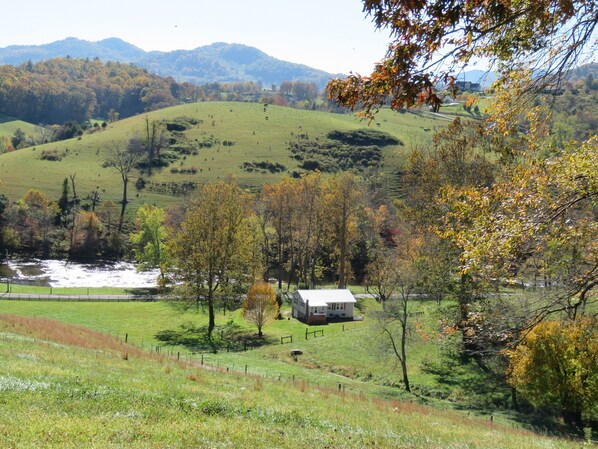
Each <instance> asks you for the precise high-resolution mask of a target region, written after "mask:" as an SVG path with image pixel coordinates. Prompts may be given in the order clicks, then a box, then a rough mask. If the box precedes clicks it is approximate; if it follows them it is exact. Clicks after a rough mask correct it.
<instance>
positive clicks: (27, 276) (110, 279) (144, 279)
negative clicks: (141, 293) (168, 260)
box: [6, 259, 159, 288]
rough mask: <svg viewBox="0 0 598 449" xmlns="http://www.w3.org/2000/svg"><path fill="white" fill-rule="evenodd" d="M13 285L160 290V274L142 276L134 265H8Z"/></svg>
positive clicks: (52, 262) (30, 262)
mask: <svg viewBox="0 0 598 449" xmlns="http://www.w3.org/2000/svg"><path fill="white" fill-rule="evenodd" d="M6 265H7V266H8V268H9V270H11V271H12V272H13V273H14V274H13V275H12V276H10V277H11V278H12V281H13V282H17V283H20V284H26V283H32V284H36V285H46V286H48V287H56V288H60V287H89V288H94V287H95V288H97V287H116V288H151V287H155V286H156V280H157V279H158V274H159V272H158V270H151V271H144V272H139V271H137V270H136V265H135V264H133V263H130V262H114V263H111V262H106V263H102V264H85V263H79V262H68V261H64V260H37V259H35V260H28V261H18V260H16V261H8V262H7V264H6Z"/></svg>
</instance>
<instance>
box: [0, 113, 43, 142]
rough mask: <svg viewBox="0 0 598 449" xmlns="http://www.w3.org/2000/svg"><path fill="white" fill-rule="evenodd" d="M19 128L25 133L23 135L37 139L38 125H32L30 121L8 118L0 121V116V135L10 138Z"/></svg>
mask: <svg viewBox="0 0 598 449" xmlns="http://www.w3.org/2000/svg"><path fill="white" fill-rule="evenodd" d="M19 128H20V129H21V131H23V132H24V133H25V136H27V137H32V138H34V139H39V137H40V135H39V127H37V126H35V125H32V124H31V123H27V122H24V121H22V120H8V121H2V117H0V137H7V138H9V139H10V138H11V137H12V136H13V134H14V133H15V131H16V130H17V129H19Z"/></svg>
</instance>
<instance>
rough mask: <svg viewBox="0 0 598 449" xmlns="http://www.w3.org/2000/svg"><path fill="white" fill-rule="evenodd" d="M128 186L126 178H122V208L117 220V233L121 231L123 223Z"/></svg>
mask: <svg viewBox="0 0 598 449" xmlns="http://www.w3.org/2000/svg"><path fill="white" fill-rule="evenodd" d="M128 184H129V179H128V178H123V199H122V206H121V208H120V218H119V219H118V232H119V233H121V232H122V229H123V222H124V220H125V210H126V208H127V185H128Z"/></svg>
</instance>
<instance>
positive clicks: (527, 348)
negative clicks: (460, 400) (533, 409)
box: [508, 316, 598, 426]
mask: <svg viewBox="0 0 598 449" xmlns="http://www.w3.org/2000/svg"><path fill="white" fill-rule="evenodd" d="M508 355H509V357H510V362H511V363H510V367H509V382H510V383H511V384H512V385H513V386H515V387H517V389H518V390H519V391H520V392H521V393H522V394H523V395H524V396H526V397H527V398H528V399H529V400H530V401H531V402H532V403H533V404H535V405H541V404H556V405H558V406H559V407H560V410H561V413H562V416H563V419H564V420H565V422H566V423H567V424H571V425H577V426H581V425H582V413H584V412H586V411H589V410H590V409H591V408H592V407H594V406H595V404H596V401H598V320H597V319H596V318H595V317H590V316H584V317H582V318H578V319H576V320H566V321H548V320H547V321H543V322H541V323H540V324H538V325H537V326H536V327H534V328H533V329H532V330H531V331H530V332H529V333H528V334H527V336H526V337H525V339H524V340H523V341H522V342H521V344H520V345H519V346H517V348H516V349H514V350H512V351H509V352H508Z"/></svg>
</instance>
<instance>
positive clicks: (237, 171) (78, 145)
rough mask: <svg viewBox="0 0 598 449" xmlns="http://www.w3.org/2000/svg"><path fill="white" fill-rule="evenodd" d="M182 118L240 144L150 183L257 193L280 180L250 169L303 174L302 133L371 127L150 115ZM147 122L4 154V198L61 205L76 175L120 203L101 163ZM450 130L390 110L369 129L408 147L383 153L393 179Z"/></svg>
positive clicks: (236, 110)
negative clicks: (438, 133)
mask: <svg viewBox="0 0 598 449" xmlns="http://www.w3.org/2000/svg"><path fill="white" fill-rule="evenodd" d="M182 116H186V117H191V118H195V119H199V120H202V121H203V122H202V123H201V124H199V125H197V126H195V127H194V128H191V129H189V130H187V131H186V135H187V137H188V138H190V139H200V140H201V139H202V138H204V137H209V136H214V137H215V138H217V139H219V140H220V142H223V141H225V140H228V141H233V142H234V145H232V146H224V145H222V144H220V145H214V146H213V147H211V148H203V149H200V151H199V154H198V155H188V156H186V157H185V158H184V159H180V160H179V161H177V162H175V163H174V164H173V165H172V166H171V167H169V168H166V169H163V170H161V171H157V172H156V173H155V174H154V175H153V176H152V177H151V178H150V179H148V178H147V177H146V179H147V180H148V181H152V182H155V183H164V182H171V181H175V182H182V181H196V182H198V183H203V182H209V181H214V180H217V179H223V178H224V177H226V176H228V175H230V174H233V175H235V176H236V177H237V178H238V180H239V183H240V184H241V185H244V186H247V187H249V188H256V187H259V186H261V185H262V184H264V183H267V182H276V181H277V180H278V179H279V178H280V176H281V174H279V173H274V174H272V173H270V172H266V173H261V172H257V171H256V172H246V171H243V170H242V169H241V165H242V164H243V162H259V161H269V162H272V163H280V164H282V165H284V166H285V167H286V169H287V172H288V173H291V172H292V171H293V170H295V169H297V161H296V160H294V159H292V158H291V153H290V152H289V151H288V150H287V142H289V141H291V140H293V139H295V138H296V136H297V135H298V134H307V136H309V139H316V138H319V139H320V138H322V137H324V136H325V135H326V134H327V133H328V132H330V131H332V130H340V131H348V130H355V129H360V128H364V127H367V126H368V124H367V123H366V122H363V121H360V120H358V119H357V118H355V117H354V116H352V115H348V114H332V113H325V112H318V111H304V110H297V109H292V108H285V107H278V106H272V105H269V106H264V105H260V104H256V103H235V102H204V103H192V104H185V105H180V106H175V107H172V108H166V109H161V110H158V111H153V112H150V113H148V114H147V117H149V119H150V120H152V121H153V120H172V119H175V118H177V117H182ZM145 117H146V114H144V115H139V116H135V117H130V118H127V119H124V120H121V121H118V122H115V123H111V124H110V125H108V127H107V129H106V130H99V131H96V132H94V133H92V134H84V135H83V136H82V137H80V138H75V139H70V140H66V141H61V142H53V143H49V144H46V145H38V146H36V147H31V148H26V149H23V150H19V151H15V152H12V153H8V154H3V155H0V180H2V187H1V189H2V192H3V193H5V194H6V195H8V196H9V197H10V198H11V199H13V200H14V199H18V198H20V197H22V196H23V194H24V193H25V192H26V191H27V190H28V189H30V188H32V187H36V188H38V189H40V190H42V191H44V192H46V193H47V194H48V195H49V196H50V198H58V197H59V196H60V192H61V187H62V181H63V179H64V178H66V177H68V176H69V175H74V174H76V178H75V180H76V188H77V193H78V195H79V196H83V197H84V196H86V195H88V194H89V193H90V192H91V191H92V190H93V189H95V188H98V189H99V191H100V192H101V195H102V199H103V200H108V199H111V200H114V201H118V200H120V196H121V191H122V185H121V180H120V176H119V175H118V173H116V172H115V171H114V169H111V168H102V167H101V164H102V162H103V161H105V160H106V158H107V155H108V150H107V149H108V148H110V147H112V146H114V145H117V146H121V147H122V146H123V145H125V143H126V142H127V141H128V139H129V138H131V137H133V136H135V135H142V133H143V129H144V126H145ZM447 123H448V120H447V119H445V118H439V117H436V116H433V115H431V114H428V113H426V112H423V113H421V114H419V113H417V114H416V113H412V112H406V113H403V114H400V113H395V112H392V111H390V110H387V109H383V110H382V111H380V113H379V114H378V116H377V118H376V122H373V123H371V124H370V126H372V127H373V128H375V129H378V130H380V131H384V132H387V133H389V134H391V135H393V136H395V137H397V138H399V139H400V140H402V141H403V142H404V143H405V145H404V146H401V145H396V146H389V147H386V148H385V149H384V154H383V157H384V160H383V163H384V165H383V170H384V171H385V172H386V173H387V174H389V175H392V174H394V173H395V172H396V170H397V169H398V168H399V167H400V165H401V164H402V163H403V161H404V158H405V155H406V154H407V151H408V148H409V145H411V144H414V143H421V142H425V141H427V140H428V139H429V138H430V136H431V135H432V134H433V133H434V131H435V130H437V129H440V128H441V127H443V126H445V125H446V124H447ZM0 126H2V125H0ZM44 151H46V152H51V153H57V154H59V155H60V156H61V157H62V159H61V160H60V161H49V160H42V159H41V158H40V156H41V154H42V152H44ZM191 167H194V168H196V169H197V173H195V174H190V173H188V174H173V173H171V172H170V169H171V168H177V169H185V168H191ZM391 178H392V176H391ZM391 182H392V179H391ZM129 196H130V199H131V201H132V203H131V208H132V209H135V208H136V207H138V206H139V205H141V204H143V203H156V204H160V205H165V204H168V203H171V202H173V201H176V200H177V198H174V197H172V196H168V195H163V194H159V193H155V192H151V191H149V189H146V190H142V191H141V192H136V191H135V189H134V188H132V189H131V193H130V195H129Z"/></svg>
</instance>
